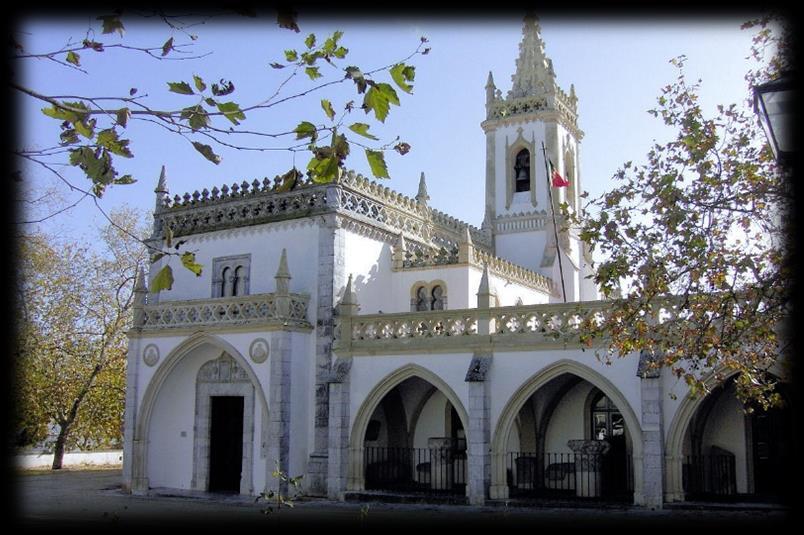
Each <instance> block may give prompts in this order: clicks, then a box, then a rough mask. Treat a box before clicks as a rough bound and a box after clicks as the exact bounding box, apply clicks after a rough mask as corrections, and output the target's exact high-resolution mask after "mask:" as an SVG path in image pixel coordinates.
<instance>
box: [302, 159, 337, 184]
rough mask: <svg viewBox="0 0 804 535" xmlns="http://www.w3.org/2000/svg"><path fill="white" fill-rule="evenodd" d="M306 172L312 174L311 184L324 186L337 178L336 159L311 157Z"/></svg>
mask: <svg viewBox="0 0 804 535" xmlns="http://www.w3.org/2000/svg"><path fill="white" fill-rule="evenodd" d="M307 170H308V171H310V172H311V173H312V179H313V182H315V183H316V184H326V183H329V182H332V181H333V180H335V179H336V178H337V177H338V159H337V158H336V157H334V156H330V157H324V158H319V157H318V156H313V158H312V159H311V160H310V162H309V163H308V164H307Z"/></svg>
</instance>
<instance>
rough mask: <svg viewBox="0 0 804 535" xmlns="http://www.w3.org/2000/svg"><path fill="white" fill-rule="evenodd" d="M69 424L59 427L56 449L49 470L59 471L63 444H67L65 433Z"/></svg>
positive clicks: (62, 457)
mask: <svg viewBox="0 0 804 535" xmlns="http://www.w3.org/2000/svg"><path fill="white" fill-rule="evenodd" d="M69 427H70V426H69V424H60V425H59V436H58V437H56V447H55V448H54V450H53V465H52V466H51V467H50V468H51V470H61V465H62V460H63V459H64V444H65V443H66V442H67V432H68V430H69Z"/></svg>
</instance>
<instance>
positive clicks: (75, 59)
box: [67, 50, 81, 67]
mask: <svg viewBox="0 0 804 535" xmlns="http://www.w3.org/2000/svg"><path fill="white" fill-rule="evenodd" d="M67 63H72V64H73V65H75V66H77V67H78V66H80V65H81V56H79V55H78V54H76V53H75V52H73V51H72V50H71V51H70V52H67Z"/></svg>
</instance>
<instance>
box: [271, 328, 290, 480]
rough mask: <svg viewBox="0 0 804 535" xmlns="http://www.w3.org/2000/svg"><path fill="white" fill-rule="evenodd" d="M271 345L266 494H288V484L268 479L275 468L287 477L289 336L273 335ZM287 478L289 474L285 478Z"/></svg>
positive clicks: (277, 332) (283, 332)
mask: <svg viewBox="0 0 804 535" xmlns="http://www.w3.org/2000/svg"><path fill="white" fill-rule="evenodd" d="M272 338H273V340H272V342H271V358H270V360H269V363H268V364H269V368H268V369H269V371H268V373H269V378H268V384H269V387H268V407H269V413H268V447H267V448H266V449H267V459H266V460H267V466H266V467H265V472H266V483H265V487H266V490H273V491H278V492H280V493H281V494H287V491H288V489H287V485H288V484H287V482H286V481H279V480H278V479H277V478H274V477H272V476H271V473H272V472H273V471H274V469H275V468H277V467H278V468H279V470H281V471H283V472H285V473H286V474H288V470H289V463H288V460H289V457H290V411H291V407H290V343H291V339H290V332H288V331H276V332H275V333H274V335H273V337H272ZM288 475H290V474H288Z"/></svg>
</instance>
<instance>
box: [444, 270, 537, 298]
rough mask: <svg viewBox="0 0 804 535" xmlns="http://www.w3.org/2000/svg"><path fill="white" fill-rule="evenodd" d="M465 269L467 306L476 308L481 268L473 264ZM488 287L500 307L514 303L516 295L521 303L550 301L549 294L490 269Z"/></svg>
mask: <svg viewBox="0 0 804 535" xmlns="http://www.w3.org/2000/svg"><path fill="white" fill-rule="evenodd" d="M467 269H468V275H469V288H468V290H469V292H468V293H469V307H468V308H477V291H478V289H479V288H480V279H481V278H482V277H483V270H482V269H480V268H477V267H474V266H471V267H469V268H467ZM489 287H490V288H491V290H492V293H494V294H496V295H497V302H498V306H501V307H507V306H514V305H515V304H516V300H517V297H521V298H522V304H523V305H535V304H539V303H548V302H549V301H550V296H549V294H546V293H543V292H540V291H538V290H534V289H532V288H529V287H527V286H523V285H521V284H517V283H515V282H508V280H507V279H505V278H502V277H499V276H497V275H495V274H494V273H493V272H491V271H489ZM492 304H493V303H492ZM456 308H457V307H456Z"/></svg>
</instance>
